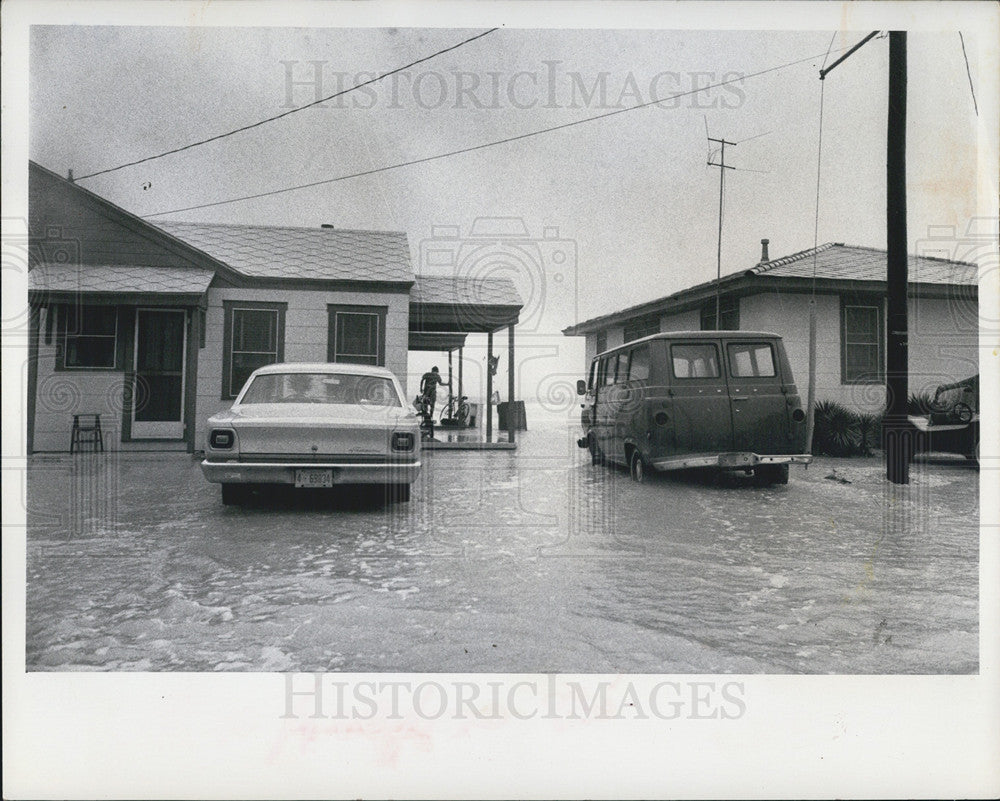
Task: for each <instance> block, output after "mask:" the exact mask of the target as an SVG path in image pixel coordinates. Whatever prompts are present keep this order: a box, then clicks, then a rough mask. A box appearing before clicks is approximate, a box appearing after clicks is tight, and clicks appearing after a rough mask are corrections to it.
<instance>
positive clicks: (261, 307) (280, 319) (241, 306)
mask: <svg viewBox="0 0 1000 801" xmlns="http://www.w3.org/2000/svg"><path fill="white" fill-rule="evenodd" d="M222 307H223V311H224V321H225V323H224V326H223V334H222V395H221V398H222V400H235V399H236V397H237V396H238V395H239V394H240V390H241V389H243V385H242V384H241V385H240V386H239V387H237V388H236V390H235V391H232V387H231V386H230V385H231V384H232V380H233V325H234V323H235V319H236V312H239V311H272V312H274V313H275V317H276V321H275V329H274V331H275V333H274V336H275V359H274V361H273V362H270V364H280V363H281V362H283V361H284V360H285V313H286V312H287V310H288V304H287V303H275V302H271V301H258V300H224V301H223V302H222ZM238 352H239V353H264V352H265V351H238ZM268 353H270V351H268Z"/></svg>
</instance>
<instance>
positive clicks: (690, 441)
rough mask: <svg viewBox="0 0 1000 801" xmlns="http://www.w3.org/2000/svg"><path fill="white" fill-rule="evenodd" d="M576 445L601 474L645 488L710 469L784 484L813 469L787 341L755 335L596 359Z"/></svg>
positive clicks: (734, 334)
mask: <svg viewBox="0 0 1000 801" xmlns="http://www.w3.org/2000/svg"><path fill="white" fill-rule="evenodd" d="M577 392H578V393H579V394H581V395H585V396H586V398H585V403H584V405H583V409H584V411H583V415H582V422H583V427H584V436H583V437H582V438H581V439H580V440H578V444H579V445H580V447H582V448H587V449H588V450H589V451H590V454H591V458H592V460H593V462H594V463H595V464H598V463H601V462H604V461H610V462H615V463H617V464H621V465H624V466H626V467H628V468H629V470H630V472H631V475H632V478H634V479H635V480H636V481H642V480H643V478H644V476H645V475H646V473H647V471H648V470H650V469H653V470H678V469H684V468H694V467H704V468H716V469H722V470H743V471H746V472H750V471H752V472H753V473H754V476H755V477H756V478H757V479H758V481H759V482H760V483H775V484H785V483H787V482H788V466H789V464H791V463H792V462H801V463H808V462H810V461H812V457H811V456H810V455H809V454H807V453H805V452H804V451H805V447H806V415H805V411H804V410H803V408H802V402H801V400H800V398H799V393H798V390H797V389H796V388H795V382H794V381H793V379H792V370H791V366H790V365H789V363H788V357H787V355H786V354H785V348H784V345H783V344H782V342H781V337H779V336H778V335H776V334H767V333H761V332H755V331H677V332H671V333H663V334H654V335H652V336H649V337H646V338H644V339H638V340H635V341H633V342H629V343H627V344H625V345H622V346H620V347H617V348H612V349H611V350H607V351H605V352H604V353H599V354H598V355H597V356H596V357H595V358H594V360H593V362H592V363H591V366H590V373H589V379H588V380H587V381H579V382H577Z"/></svg>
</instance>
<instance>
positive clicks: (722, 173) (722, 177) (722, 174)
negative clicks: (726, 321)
mask: <svg viewBox="0 0 1000 801" xmlns="http://www.w3.org/2000/svg"><path fill="white" fill-rule="evenodd" d="M706 127H707V125H706ZM708 141H709V142H718V143H719V144H720V145H721V146H722V151H721V155H720V156H719V163H718V164H716V163H715V162H713V161H712V159H711V158H709V160H708V166H709V167H718V168H719V244H718V249H717V253H716V269H715V330H716V331H720V330H721V329H722V320H721V318H720V308H719V307H720V303H719V291H720V290H719V284H720V283H721V282H722V193H723V190H724V189H725V185H726V170H735V169H736V168H735V167H730V166H729V165H728V164H726V145H732V146H733V147H736V142H727V141H726V140H725V139H713V138H712V137H711V136H709V137H708Z"/></svg>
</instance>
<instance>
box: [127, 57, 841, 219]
mask: <svg viewBox="0 0 1000 801" xmlns="http://www.w3.org/2000/svg"><path fill="white" fill-rule="evenodd" d="M820 55H822V54H817V55H812V56H808V57H806V58H800V59H796V60H795V61H789V62H787V63H785V64H779V65H777V66H775V67H768V68H767V69H763V70H760V71H758V72H752V73H749V74H747V75H741V76H739V77H737V78H730V79H729V80H725V81H719V82H718V83H715V84H709V85H707V86H700V87H698V88H697V89H691V90H689V91H686V92H678V93H677V94H673V95H670V96H669V97H663V98H657V99H656V100H650V101H649V102H647V103H639V104H637V105H635V106H628V107H627V108H621V109H615V110H614V111H608V112H606V113H604V114H595V115H594V116H592V117H583V118H582V119H579V120H574V121H572V122H565V123H562V124H560V125H553V126H551V127H549V128H540V129H538V130H535V131H528V132H527V133H523V134H518V135H516V136H508V137H505V138H503V139H496V140H493V141H491V142H482V143H480V144H478V145H471V146H469V147H463V148H458V149H457V150H449V151H447V152H445V153H437V154H435V155H433V156H424V157H423V158H419V159H412V160H410V161H401V162H398V163H396V164H388V165H386V166H384V167H373V168H372V169H370V170H362V171H360V172H355V173H350V174H348V175H338V176H337V177H335V178H324V179H322V180H320V181H310V182H309V183H305V184H297V185H296V186H288V187H285V188H283V189H272V190H269V191H267V192H257V193H255V194H252V195H243V196H241V197H234V198H229V199H228V200H216V201H213V202H211V203H199V204H197V205H194V206H184V207H183V208H177V209H170V210H168V211H157V212H154V213H152V214H144V215H141V216H142V217H143V218H144V219H145V218H149V217H162V216H164V215H167V214H179V213H181V212H184V211H195V210H197V209H207V208H212V207H214V206H224V205H227V204H229V203H239V202H240V201H243V200H257V199H258V198H262V197H269V196H271V195H280V194H284V193H286V192H295V191H297V190H299V189H311V188H312V187H314V186H323V185H324V184H332V183H337V182H338V181H346V180H349V179H351V178H363V177H365V176H368V175H376V174H378V173H381V172H388V171H389V170H396V169H399V168H401V167H410V166H413V165H416V164H426V163H427V162H430V161H438V160H440V159H445V158H450V157H451V156H459V155H462V154H464V153H473V152H475V151H477V150H485V149H486V148H489V147H495V146H497V145H504V144H509V143H510V142H518V141H520V140H522V139H529V138H531V137H533V136H540V135H542V134H547V133H552V132H554V131H561V130H563V129H565V128H572V127H574V126H576V125H583V124H584V123H587V122H593V121H595V120H602V119H607V118H608V117H614V116H616V115H618V114H624V113H626V112H629V111H635V110H636V109H640V108H647V107H649V106H653V105H656V104H658V103H665V102H667V101H669V100H676V99H677V98H680V97H685V96H687V95H692V94H697V93H698V92H704V91H707V90H709V89H717V88H719V87H720V86H726V85H728V84H731V83H735V82H736V81H742V80H746V79H747V78H758V77H760V76H761V75H766V74H768V73H771V72H777V71H779V70H783V69H788V68H789V67H794V66H795V65H797V64H803V63H805V62H807V61H813V60H814V59H817V58H819V56H820Z"/></svg>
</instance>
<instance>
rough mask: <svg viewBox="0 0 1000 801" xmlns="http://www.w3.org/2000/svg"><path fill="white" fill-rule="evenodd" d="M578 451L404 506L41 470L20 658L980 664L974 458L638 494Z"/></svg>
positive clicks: (721, 666) (521, 455)
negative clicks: (269, 497) (906, 477)
mask: <svg viewBox="0 0 1000 801" xmlns="http://www.w3.org/2000/svg"><path fill="white" fill-rule="evenodd" d="M575 437H576V432H575V431H574V430H572V429H571V428H570V429H567V428H566V427H565V426H559V427H551V428H542V429H541V430H532V431H530V432H526V433H524V434H522V435H521V438H520V440H519V447H518V450H517V451H516V452H489V453H476V452H440V451H439V452H435V453H425V454H424V463H425V467H424V470H423V473H422V476H421V478H420V480H419V482H418V483H417V484H416V485H415V486H414V493H413V501H412V502H411V503H409V504H404V505H400V506H396V507H392V506H389V507H386V506H385V505H383V504H382V503H381V502H379V501H378V500H377V499H372V498H366V497H364V496H360V495H359V494H358V493H354V492H346V493H344V492H340V493H337V494H334V495H332V496H330V495H324V496H320V497H318V498H316V497H297V498H294V499H292V500H290V501H272V502H264V503H258V504H256V505H253V506H250V507H246V508H240V507H223V506H222V505H221V503H220V500H219V489H218V487H217V486H216V485H210V484H208V483H206V482H205V481H204V479H203V478H202V476H201V471H200V469H199V468H198V465H197V461H196V460H195V459H192V458H191V457H190V456H188V455H186V454H103V455H96V456H91V455H84V456H77V457H74V458H72V459H71V458H70V457H68V456H48V457H46V456H36V457H33V458H32V460H31V461H30V463H29V472H28V489H27V493H28V500H27V505H28V542H27V582H28V584H27V587H28V589H27V641H26V648H27V652H26V653H27V666H28V669H29V670H138V671H162V670H185V671H213V670H231V671H241V670H255V671H260V670H268V671H276V670H300V671H315V670H332V671H349V672H368V671H403V672H425V671H426V672H438V671H447V672H485V671H489V672H543V671H544V672H574V673H580V672H599V673H617V672H627V673H684V672H709V673H725V672H739V673H761V672H766V673H895V672H905V673H942V672H944V673H947V672H957V673H967V672H975V671H976V670H977V669H978V595H979V593H978V576H979V573H978V571H979V566H978V564H979V563H978V553H979V528H978V481H979V473H978V472H976V471H975V470H974V469H972V467H971V465H968V464H966V463H964V462H963V461H962V460H960V459H959V460H949V459H941V460H932V461H930V462H928V463H923V464H917V465H915V466H914V468H913V470H912V482H911V484H910V485H909V486H905V487H896V486H892V485H888V484H887V483H886V482H885V481H884V480H883V477H882V476H883V469H882V467H881V464H880V462H879V461H877V460H876V459H851V460H833V459H820V460H818V461H817V462H816V463H815V464H813V465H812V466H810V467H809V468H808V470H806V469H805V468H802V467H794V468H793V469H792V478H791V482H790V483H789V484H788V485H787V486H778V487H771V488H757V487H754V486H752V485H751V484H750V483H749V482H745V481H740V480H731V481H724V482H722V484H721V485H718V486H717V485H716V484H714V483H713V482H712V481H711V480H708V479H705V478H701V477H698V476H690V475H670V476H655V477H654V478H653V480H652V481H651V482H649V483H647V484H643V485H637V484H634V483H633V482H631V481H630V480H629V478H628V476H627V474H626V473H624V472H620V471H617V470H614V469H609V468H601V467H593V466H591V464H590V462H589V458H588V457H587V454H586V453H585V452H583V451H580V450H579V449H578V448H577V447H576V445H575V443H574V441H573V440H574V439H575ZM847 482H849V483H847Z"/></svg>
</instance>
